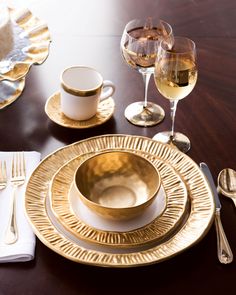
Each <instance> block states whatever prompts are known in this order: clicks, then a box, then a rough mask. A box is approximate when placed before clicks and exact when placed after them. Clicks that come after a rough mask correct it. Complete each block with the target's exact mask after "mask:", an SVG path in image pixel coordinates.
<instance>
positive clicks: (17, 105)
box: [0, 0, 236, 294]
mask: <svg viewBox="0 0 236 295" xmlns="http://www.w3.org/2000/svg"><path fill="white" fill-rule="evenodd" d="M8 2H9V3H10V4H12V5H15V6H16V7H19V5H21V6H26V7H28V8H29V9H30V10H31V11H32V12H33V13H34V14H35V15H37V16H38V17H40V18H42V19H44V20H45V21H46V22H47V23H48V26H49V29H50V33H51V37H52V43H51V46H50V54H49V57H48V59H47V60H46V62H45V63H44V64H43V65H40V66H35V65H34V66H32V68H31V69H30V72H29V74H28V75H27V78H26V87H25V90H24V92H23V94H22V95H21V96H20V97H19V98H18V99H17V100H16V101H15V102H14V103H13V104H12V105H10V106H9V107H7V108H5V109H4V110H2V111H1V112H0V133H1V148H0V149H1V150H3V151H13V150H35V151H39V152H41V154H42V157H45V156H46V155H48V154H49V153H51V152H53V151H55V150H56V149H57V148H60V147H63V146H65V145H67V144H70V143H73V142H75V141H79V140H81V139H85V138H88V137H91V136H96V135H102V134H132V135H141V136H147V137H150V138H151V137H152V136H153V135H154V134H156V133H157V132H159V131H161V130H169V128H170V124H171V123H170V118H169V116H168V114H169V112H168V110H169V103H168V101H166V100H165V99H164V98H162V96H161V95H160V94H159V93H158V92H157V90H156V87H155V85H154V82H153V79H151V81H150V86H149V93H148V97H149V100H151V101H153V102H156V103H157V104H160V105H161V106H162V107H163V108H164V110H165V112H166V117H165V119H164V121H163V122H162V123H161V124H159V125H156V126H153V127H147V128H144V127H137V126H134V125H132V124H130V123H129V122H128V121H127V120H126V119H125V117H124V110H125V108H126V106H127V105H128V104H130V103H132V102H135V101H137V99H142V97H143V83H142V81H140V75H139V73H138V72H135V71H133V70H131V69H130V68H129V67H128V66H127V65H126V64H125V62H124V61H123V59H122V57H121V52H120V38H121V34H122V31H123V29H124V26H125V24H126V23H127V22H128V21H129V20H131V19H134V18H140V17H146V16H149V15H152V16H153V15H155V16H157V17H160V18H162V19H163V20H165V21H167V22H168V23H170V24H171V25H172V27H173V30H174V33H175V34H176V35H179V36H180V35H181V36H186V37H189V38H191V39H192V40H194V41H195V42H196V46H197V55H198V67H199V78H198V81H197V84H196V86H195V88H194V90H193V91H192V93H191V94H190V95H189V96H188V97H187V98H186V99H184V100H183V101H182V102H181V104H180V105H179V106H178V110H177V120H176V126H175V129H176V131H180V132H183V133H184V134H186V135H187V136H188V137H189V138H190V141H191V149H190V151H189V152H188V155H189V156H190V157H191V158H192V159H193V160H194V161H195V162H196V163H199V162H206V163H207V164H208V166H209V167H210V169H211V171H212V173H213V176H214V179H215V181H216V179H217V175H218V173H219V172H220V170H221V169H223V168H226V167H230V168H234V169H236V156H235V153H236V140H235V135H236V121H235V113H236V104H235V98H236V90H235V69H236V55H235V52H236V19H235V12H236V3H235V2H234V1H231V0H226V1H220V0H216V1H213V0H205V1H200V0H196V1H188V0H182V1H172V0H167V1H165V0H160V1H155V0H147V1H145V2H144V1H141V0H140V1H135V0H100V1H93V0H87V1H82V0H80V1H76V0H68V1H56V0H51V1H46V0H41V1H38V0H35V1H33V0H22V1H8ZM19 2H20V3H19ZM75 64H83V65H89V66H92V67H94V68H96V69H98V70H99V71H100V72H101V73H102V75H103V77H104V78H105V79H110V80H112V81H113V82H114V83H115V85H116V92H115V94H114V96H113V98H114V101H115V105H116V108H115V113H114V115H113V117H112V118H111V119H110V120H109V121H107V122H106V123H104V124H102V125H100V126H97V127H94V128H90V129H84V130H72V129H67V128H64V127H60V126H58V125H56V124H55V123H53V122H51V121H50V119H49V118H48V117H47V115H46V114H45V112H44V105H45V102H46V100H47V99H48V97H49V96H51V95H52V94H53V93H54V92H56V91H58V89H59V87H60V85H59V77H60V73H61V71H62V70H63V69H64V68H66V67H68V66H70V65H75ZM221 202H222V222H223V226H224V229H225V232H226V235H227V237H228V240H229V243H230V245H231V247H232V251H233V254H234V255H235V256H236V250H235V249H236V210H235V207H234V204H233V202H232V201H231V200H230V199H226V198H224V197H221ZM235 265H236V261H235V260H234V261H233V262H232V263H231V264H229V265H222V264H220V263H219V261H218V258H217V247H216V232H215V228H214V226H212V227H211V229H210V230H209V232H208V233H207V235H206V236H205V237H204V238H203V239H202V240H201V241H200V242H199V243H198V244H196V245H194V246H193V247H191V248H190V249H187V250H186V251H184V252H183V253H181V254H179V255H177V256H175V257H173V258H171V259H169V260H167V261H164V262H161V263H158V264H154V265H151V266H145V267H139V268H130V269H110V268H99V267H93V266H87V265H82V264H79V263H75V262H72V261H69V260H67V259H65V258H64V257H62V256H60V255H58V254H56V253H54V252H53V251H52V250H50V249H49V248H47V247H46V246H45V245H44V244H43V243H41V242H40V241H39V240H37V246H36V255H35V260H34V261H31V262H26V263H15V264H10V263H9V264H1V265H0V294H16V292H17V293H18V294H32V293H34V294H54V293H58V294H199V293H202V294H213V293H214V294H222V293H224V294H229V293H230V292H232V290H233V289H234V287H235V284H234V281H235V276H236V266H235Z"/></svg>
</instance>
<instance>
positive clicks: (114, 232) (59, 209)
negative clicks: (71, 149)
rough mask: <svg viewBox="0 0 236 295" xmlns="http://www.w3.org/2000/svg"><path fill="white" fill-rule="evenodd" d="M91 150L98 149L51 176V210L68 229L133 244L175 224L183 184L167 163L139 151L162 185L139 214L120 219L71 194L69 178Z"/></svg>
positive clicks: (95, 239) (91, 239)
mask: <svg viewBox="0 0 236 295" xmlns="http://www.w3.org/2000/svg"><path fill="white" fill-rule="evenodd" d="M117 150H118V149H117ZM95 154H96V155H97V154H99V153H98V152H93V153H89V154H87V153H85V154H83V155H80V156H79V157H76V158H75V159H73V160H71V161H69V162H68V163H66V164H65V165H64V166H62V168H60V169H59V170H58V172H57V173H56V174H55V175H54V177H53V179H52V182H51V185H50V188H49V198H50V204H51V210H52V212H53V213H54V215H55V217H56V218H57V219H58V221H59V222H60V223H61V224H62V225H63V226H64V227H65V228H66V229H67V230H68V231H70V232H71V233H72V234H73V235H75V236H76V237H77V238H81V239H83V240H85V241H87V242H94V243H98V244H104V245H106V246H112V247H135V246H139V245H146V244H149V243H150V242H154V241H157V240H160V239H161V238H163V237H165V236H166V235H167V234H169V233H170V232H171V231H173V230H174V228H176V226H177V225H178V224H179V223H180V222H181V220H182V219H183V214H184V212H185V210H186V206H187V197H188V195H187V190H186V187H185V184H184V183H183V181H182V180H181V178H180V176H178V174H177V173H176V172H175V170H174V169H173V168H172V167H171V166H170V165H168V164H166V162H164V161H162V160H160V159H156V158H154V157H152V156H150V155H148V154H145V153H143V152H141V153H139V154H140V155H141V156H144V157H146V158H147V159H148V160H150V161H151V162H152V164H153V165H154V166H155V167H156V168H157V169H158V171H159V173H160V176H161V183H162V187H161V189H160V191H159V193H158V195H157V197H156V199H155V201H154V202H153V204H152V205H151V206H150V207H149V208H148V209H146V210H145V212H144V213H143V214H142V215H141V216H138V217H136V218H133V219H131V220H126V221H123V222H122V221H111V220H107V219H105V218H101V217H99V216H97V215H96V214H93V212H92V211H91V210H89V208H87V207H86V206H85V205H84V204H83V203H82V202H81V201H80V198H79V197H78V195H76V194H75V190H74V187H73V184H74V183H73V178H74V174H75V171H76V169H77V168H78V166H79V165H80V164H81V163H82V162H83V161H84V160H85V159H87V158H88V157H91V156H94V155H95Z"/></svg>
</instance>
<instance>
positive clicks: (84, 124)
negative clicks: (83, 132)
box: [45, 92, 115, 129]
mask: <svg viewBox="0 0 236 295" xmlns="http://www.w3.org/2000/svg"><path fill="white" fill-rule="evenodd" d="M114 110H115V103H114V100H113V98H112V97H109V98H108V99H106V100H104V101H101V102H100V103H99V104H98V111H97V114H96V115H95V116H93V117H92V118H91V119H89V120H84V121H77V120H72V119H70V118H68V117H66V116H65V115H64V114H63V113H62V112H61V100H60V92H56V93H54V94H53V95H52V96H50V97H49V98H48V100H47V102H46V104H45V112H46V114H47V115H48V117H49V118H50V119H51V120H52V121H53V122H54V123H57V124H58V125H60V126H63V127H67V128H75V129H84V128H91V127H95V126H97V125H100V124H103V123H105V122H106V121H108V120H109V119H110V118H111V116H112V115H113V113H114Z"/></svg>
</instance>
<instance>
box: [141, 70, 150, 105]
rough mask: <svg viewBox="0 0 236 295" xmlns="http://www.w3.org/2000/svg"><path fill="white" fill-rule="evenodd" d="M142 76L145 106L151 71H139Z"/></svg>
mask: <svg viewBox="0 0 236 295" xmlns="http://www.w3.org/2000/svg"><path fill="white" fill-rule="evenodd" d="M141 74H142V76H143V82H144V108H146V107H147V103H148V101H147V93H148V85H149V81H150V77H151V75H152V73H146V72H141Z"/></svg>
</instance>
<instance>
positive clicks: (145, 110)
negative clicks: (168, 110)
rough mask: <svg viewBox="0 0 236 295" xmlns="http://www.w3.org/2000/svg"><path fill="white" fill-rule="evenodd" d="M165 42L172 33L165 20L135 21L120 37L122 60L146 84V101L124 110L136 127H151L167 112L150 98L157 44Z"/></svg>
mask: <svg viewBox="0 0 236 295" xmlns="http://www.w3.org/2000/svg"><path fill="white" fill-rule="evenodd" d="M163 39H164V40H165V41H166V42H167V43H169V44H171V43H172V39H173V34H172V28H171V26H170V25H169V24H168V23H166V22H164V21H162V20H159V19H155V18H151V17H149V18H147V19H143V20H139V19H136V20H132V21H130V22H129V23H128V24H127V25H126V26H125V29H124V32H123V35H122V38H121V50H122V54H123V57H124V59H125V61H126V62H127V63H128V65H130V66H131V67H132V68H134V69H136V70H138V71H139V73H141V74H142V77H143V81H144V85H145V91H144V100H143V101H138V102H134V103H132V104H130V105H128V107H127V108H126V109H125V117H126V118H127V120H128V121H130V122H131V123H133V124H134V125H138V126H152V125H156V124H157V123H159V122H161V121H162V120H163V119H164V116H165V112H164V110H163V109H162V108H161V107H160V106H159V105H157V104H155V103H153V102H149V101H148V99H147V93H148V85H149V80H150V77H151V75H152V74H153V73H154V65H155V60H156V54H157V49H158V45H159V42H160V41H161V40H163Z"/></svg>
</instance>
